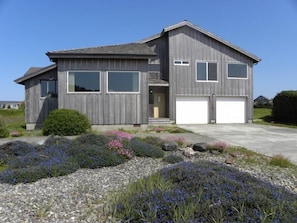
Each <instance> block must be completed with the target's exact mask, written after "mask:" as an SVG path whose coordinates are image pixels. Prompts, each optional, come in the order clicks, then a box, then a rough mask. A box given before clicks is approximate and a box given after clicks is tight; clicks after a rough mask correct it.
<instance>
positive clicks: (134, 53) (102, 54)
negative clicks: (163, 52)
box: [46, 43, 156, 61]
mask: <svg viewBox="0 0 297 223" xmlns="http://www.w3.org/2000/svg"><path fill="white" fill-rule="evenodd" d="M46 55H47V56H48V57H49V58H50V59H52V60H53V61H55V59H58V58H129V59H147V58H150V57H155V56H156V54H155V53H154V52H153V51H152V50H151V48H150V47H148V46H147V45H146V44H143V43H129V44H121V45H111V46H99V47H90V48H80V49H71V50H60V51H50V52H47V53H46Z"/></svg>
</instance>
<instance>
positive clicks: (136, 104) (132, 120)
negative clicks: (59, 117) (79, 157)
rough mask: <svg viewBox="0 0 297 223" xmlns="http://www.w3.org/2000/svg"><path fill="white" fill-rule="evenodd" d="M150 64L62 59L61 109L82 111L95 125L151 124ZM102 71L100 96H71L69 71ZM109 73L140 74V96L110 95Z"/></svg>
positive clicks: (140, 61)
mask: <svg viewBox="0 0 297 223" xmlns="http://www.w3.org/2000/svg"><path fill="white" fill-rule="evenodd" d="M147 69H148V61H147V60H124V59H123V60H120V59H118V60H116V59H71V60H69V59H59V61H58V79H59V83H58V91H59V97H58V98H59V108H69V109H75V110H78V111H80V112H82V113H84V114H86V115H87V117H88V118H89V119H90V121H91V123H92V124H93V125H128V124H147V123H148V104H149V103H148V93H149V90H148V72H147ZM74 70H95V71H100V76H101V77H100V78H101V80H100V81H101V83H100V84H101V86H100V88H101V92H100V93H67V72H68V71H74ZM108 71H139V72H140V92H139V93H107V73H108Z"/></svg>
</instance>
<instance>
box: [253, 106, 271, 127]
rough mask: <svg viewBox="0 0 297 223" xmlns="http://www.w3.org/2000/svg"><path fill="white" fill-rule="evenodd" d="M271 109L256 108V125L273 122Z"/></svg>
mask: <svg viewBox="0 0 297 223" xmlns="http://www.w3.org/2000/svg"><path fill="white" fill-rule="evenodd" d="M271 112H272V109H271V108H254V123H258V124H270V123H271V121H272V116H271Z"/></svg>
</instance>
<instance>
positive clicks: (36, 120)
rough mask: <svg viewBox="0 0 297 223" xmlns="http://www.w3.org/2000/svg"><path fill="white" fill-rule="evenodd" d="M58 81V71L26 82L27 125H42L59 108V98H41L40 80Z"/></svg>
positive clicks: (52, 71) (49, 72)
mask: <svg viewBox="0 0 297 223" xmlns="http://www.w3.org/2000/svg"><path fill="white" fill-rule="evenodd" d="M47 79H57V69H54V70H51V71H48V72H45V73H44V74H42V75H40V76H38V78H32V79H29V80H27V81H26V82H25V98H26V100H25V121H26V124H36V125H37V126H40V125H42V123H43V122H44V120H45V119H46V117H47V115H48V114H49V112H51V111H52V110H54V109H57V108H58V100H57V98H41V91H40V80H47Z"/></svg>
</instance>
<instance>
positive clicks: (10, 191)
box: [0, 153, 297, 223]
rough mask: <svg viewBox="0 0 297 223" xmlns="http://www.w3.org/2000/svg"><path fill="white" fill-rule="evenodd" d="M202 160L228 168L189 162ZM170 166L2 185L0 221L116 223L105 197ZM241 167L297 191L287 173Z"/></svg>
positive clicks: (142, 164) (135, 163) (132, 165)
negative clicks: (105, 214)
mask: <svg viewBox="0 0 297 223" xmlns="http://www.w3.org/2000/svg"><path fill="white" fill-rule="evenodd" d="M201 159H204V160H205V159H206V160H211V161H215V162H220V163H222V164H223V165H226V164H224V161H225V158H223V157H222V156H215V155H211V154H209V153H203V154H201V155H199V156H196V157H195V158H191V159H188V160H191V161H199V160H201ZM168 165H170V164H167V163H164V162H163V161H162V160H161V159H151V158H133V159H132V160H130V161H128V162H126V163H124V164H121V165H119V166H116V167H110V168H101V169H80V170H78V171H76V172H75V173H73V174H70V175H67V176H63V177H58V178H48V179H42V180H39V181H37V182H35V183H30V184H18V185H15V186H12V185H7V184H0V191H1V192H0V222H65V223H66V222H113V221H112V220H110V221H109V220H107V219H106V217H103V216H102V210H103V209H104V208H106V207H107V205H106V198H105V197H104V196H105V195H106V194H108V192H109V191H112V190H117V189H119V188H120V187H121V186H122V185H127V184H128V183H129V182H130V181H134V180H136V179H138V178H142V177H144V176H148V175H150V174H152V173H154V172H156V171H158V170H159V169H161V168H163V167H165V166H168ZM234 166H235V167H236V164H234ZM237 168H238V169H241V170H243V171H246V172H249V173H250V174H252V175H254V176H256V177H258V178H261V179H263V180H266V181H269V182H271V183H272V184H275V185H280V186H284V187H286V188H287V189H288V190H290V191H292V192H295V193H296V192H297V179H296V176H295V175H292V174H289V173H288V172H286V171H285V170H279V169H278V171H277V172H266V171H261V168H257V167H248V168H240V167H237Z"/></svg>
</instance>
